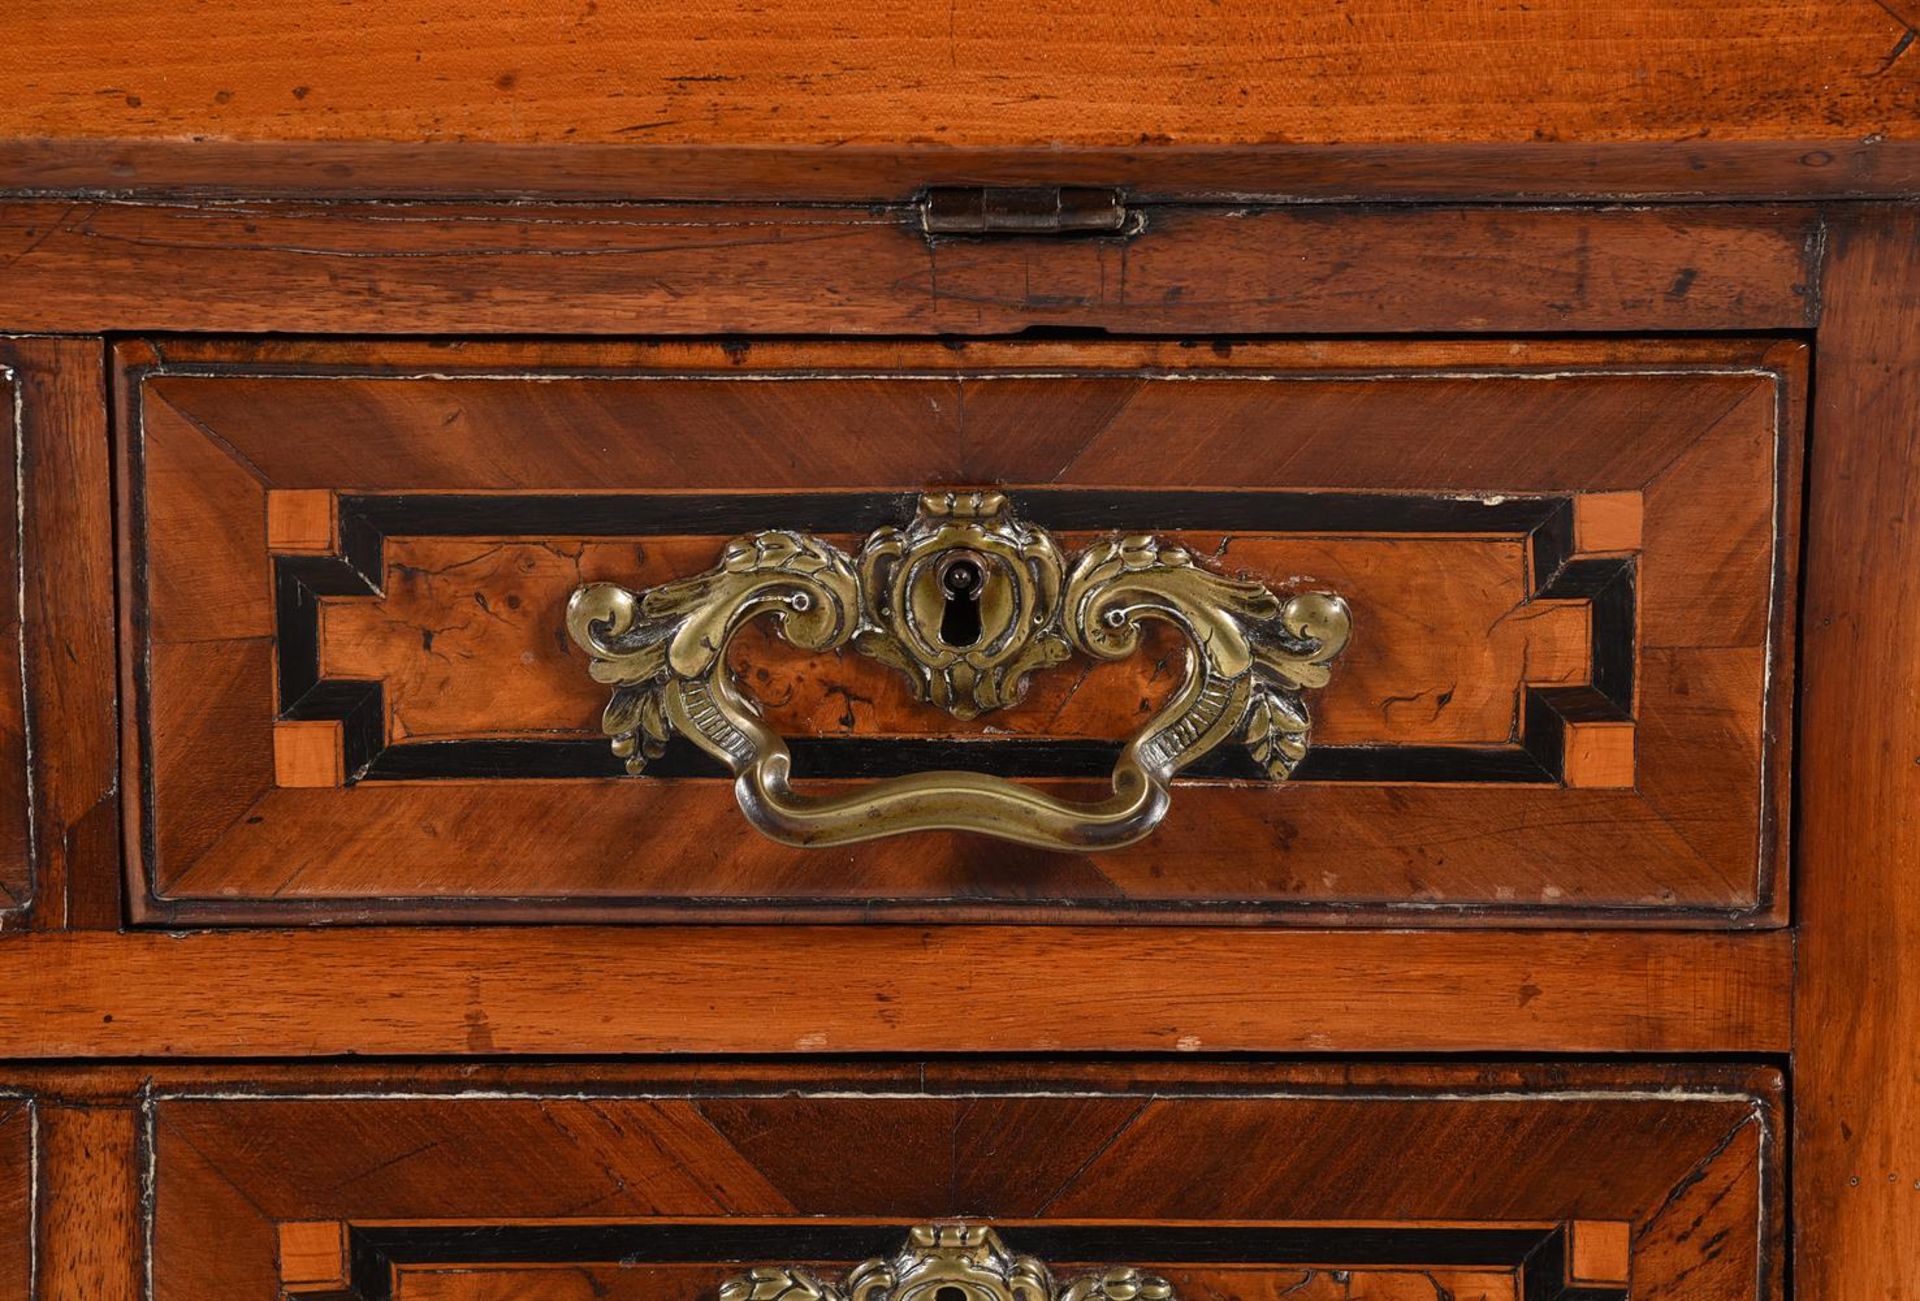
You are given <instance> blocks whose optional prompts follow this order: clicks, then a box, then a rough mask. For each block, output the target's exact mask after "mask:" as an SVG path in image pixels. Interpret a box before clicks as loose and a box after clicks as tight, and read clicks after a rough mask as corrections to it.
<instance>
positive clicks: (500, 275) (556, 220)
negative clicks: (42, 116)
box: [0, 0, 1864, 337]
mask: <svg viewBox="0 0 1920 1301" xmlns="http://www.w3.org/2000/svg"><path fill="white" fill-rule="evenodd" d="M1863 2H1864V0H1863ZM916 223H917V215H916V214H915V213H914V212H913V211H912V210H910V209H907V208H904V207H901V206H899V205H897V204H895V205H890V206H884V205H883V206H881V207H879V208H874V207H871V206H869V205H865V204H862V205H858V206H853V205H834V204H828V205H807V206H772V205H766V204H735V205H730V206H727V207H724V208H719V209H716V208H715V207H714V206H712V205H695V206H691V207H689V206H684V205H682V206H674V205H622V206H618V207H607V206H604V205H576V204H566V205H560V206H558V207H544V208H543V207H540V206H537V205H527V204H510V205H492V206H489V205H477V206H470V207H460V206H454V205H448V204H432V205H415V204H406V205H391V204H357V203H347V204H335V203H315V202H289V203H237V204H234V203H220V204H212V205H194V204H187V203H152V204H135V203H121V202H109V201H101V200H97V199H88V200H83V201H76V202H71V203H68V202H52V201H43V202H8V203H0V302H4V303H5V309H4V312H3V313H0V328H10V329H18V330H27V331H44V332H59V331H68V332H76V333H98V332H102V331H155V330H174V331H191V332H219V331H245V332H262V331H265V332H281V333H287V332H302V331H307V332H320V333H330V334H343V333H344V334H351V333H367V334H390V333H407V334H430V333H439V334H448V335H455V336H469V335H478V334H510V335H555V334H577V335H614V336H629V337H631V336H659V335H676V334H741V333H754V332H762V333H774V334H802V335H820V334H828V333H832V334H880V335H887V334H913V335H927V334H971V333H1017V332H1019V331H1021V330H1025V329H1028V328H1029V327H1033V326H1045V327H1073V328H1083V329H1103V330H1110V331H1114V332H1117V333H1129V334H1141V333H1166V334H1202V333H1218V334H1228V335H1244V334H1249V333H1299V332H1305V333H1425V332H1437V333H1466V334H1487V333H1499V332H1502V331H1534V332H1575V333H1589V332H1596V331H1616V332H1639V331H1646V330H1662V331H1679V330H1781V329H1804V328H1806V327H1807V326H1809V325H1810V324H1811V323H1812V320H1813V316H1814V312H1815V303H1814V300H1813V297H1812V295H1811V294H1810V293H1809V292H1808V288H1807V287H1808V285H1810V284H1811V283H1812V282H1813V275H1812V270H1811V268H1812V267H1813V265H1814V264H1815V262H1816V261H1817V252H1818V248H1819V239H1820V222H1819V215H1818V213H1817V212H1816V211H1815V210H1812V209H1809V208H1794V207H1788V208H1781V207H1769V206H1765V205H1755V206H1751V207H1735V208H1722V209H1702V208H1697V207H1675V208H1671V209H1655V210H1647V209H1644V208H1612V209H1605V210H1599V211H1584V210H1583V211H1558V210H1536V209H1525V208H1522V209H1512V210H1509V209H1485V208H1441V209H1437V210H1415V211H1399V210H1393V209H1378V208H1358V209H1356V208H1350V207H1328V208H1319V207H1305V208H1301V207H1290V208H1289V207H1282V208H1272V207H1268V208H1253V209H1249V208H1246V207H1243V206H1239V205H1230V206H1225V207H1217V206H1216V207H1207V206H1191V205H1187V206H1181V205H1175V206H1171V207H1167V208H1162V209H1156V210H1153V211H1150V212H1148V213H1147V216H1146V223H1145V228H1144V230H1143V231H1141V232H1140V233H1139V234H1137V235H1134V236H1132V237H1130V238H1122V237H1118V236H1116V237H1111V238H1108V237H1092V238H1075V239H1051V240H1049V239H1002V240H978V239H952V238H942V239H937V240H933V241H929V240H928V239H927V237H926V236H925V235H924V234H922V233H921V232H920V231H919V229H918V226H917V224H916Z"/></svg>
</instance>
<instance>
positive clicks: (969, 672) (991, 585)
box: [567, 492, 1351, 850]
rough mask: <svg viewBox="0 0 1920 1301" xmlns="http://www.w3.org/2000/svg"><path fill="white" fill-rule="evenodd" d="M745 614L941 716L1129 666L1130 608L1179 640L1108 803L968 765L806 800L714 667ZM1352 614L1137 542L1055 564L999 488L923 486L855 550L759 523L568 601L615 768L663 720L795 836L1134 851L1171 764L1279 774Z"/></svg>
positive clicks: (750, 711)
mask: <svg viewBox="0 0 1920 1301" xmlns="http://www.w3.org/2000/svg"><path fill="white" fill-rule="evenodd" d="M761 615H767V616H770V617H771V618H772V619H773V622H774V628H775V630H776V631H778V632H779V634H780V635H781V636H782V637H784V638H785V639H786V640H787V641H788V642H790V643H792V644H793V645H795V646H797V647H800V648H801V649H803V650H809V651H833V650H839V649H841V648H842V647H845V646H848V645H851V646H852V647H853V648H854V649H856V650H858V651H860V652H861V653H863V654H865V655H869V656H871V657H872V658H874V659H876V660H879V661H881V662H883V663H886V664H889V665H891V666H893V667H894V668H896V669H899V670H900V671H901V672H902V673H903V674H905V675H906V677H907V679H908V681H909V683H910V684H911V685H912V688H913V690H914V692H915V694H916V695H917V696H918V698H920V699H922V700H927V701H929V702H931V703H933V704H936V705H938V706H940V707H941V708H943V709H945V710H947V711H948V712H949V713H951V714H953V715H954V716H955V717H958V718H972V717H974V716H976V715H978V714H980V713H982V712H984V711H987V710H992V709H1000V708H1004V707H1006V706H1008V705H1012V704H1016V703H1018V702H1019V700H1020V699H1021V698H1022V697H1023V696H1024V694H1025V692H1026V685H1027V680H1028V678H1029V676H1030V675H1031V674H1032V673H1033V672H1035V671H1036V670H1039V669H1042V668H1045V667H1047V666H1049V665H1053V664H1057V663H1060V662H1061V661H1062V660H1065V659H1066V658H1068V656H1069V655H1071V654H1072V653H1073V652H1074V651H1079V652H1081V653H1083V654H1086V655H1089V656H1092V657H1094V658H1096V659H1106V660H1119V659H1125V658H1126V657H1127V656H1129V655H1132V654H1133V653H1134V651H1135V650H1136V648H1137V647H1138V645H1139V640H1140V632H1141V624H1142V621H1143V620H1150V619H1157V620H1161V621H1163V622H1166V623H1169V624H1172V625H1173V626H1174V627H1176V628H1178V629H1179V630H1180V631H1181V633H1182V634H1184V636H1185V638H1186V640H1187V642H1188V648H1189V649H1188V654H1187V662H1188V663H1187V676H1186V679H1185V681H1184V682H1182V684H1181V685H1180V687H1179V689H1178V690H1176V691H1175V692H1174V693H1173V695H1172V696H1171V697H1170V698H1169V699H1168V700H1167V702H1166V703H1165V704H1164V705H1163V706H1162V707H1161V709H1160V710H1159V712H1158V713H1156V714H1155V715H1154V716H1153V718H1152V719H1151V720H1150V721H1149V722H1148V723H1147V725H1146V726H1145V727H1144V728H1142V729H1141V730H1140V731H1139V732H1138V733H1136V734H1135V736H1134V737H1133V738H1132V739H1131V740H1130V741H1128V742H1127V744H1126V745H1125V747H1124V748H1123V749H1122V751H1121V754H1120V759H1119V762H1118V763H1117V764H1116V765H1115V767H1114V772H1113V794H1112V795H1111V796H1109V797H1108V798H1106V799H1103V800H1099V801H1096V802H1093V803H1087V804H1074V803H1068V802H1065V801H1061V800H1057V799H1054V798H1053V797H1051V796H1048V795H1046V794H1044V793H1042V792H1040V791H1038V790H1036V789H1034V788H1032V787H1028V786H1022V785H1020V784H1018V783H1015V782H1010V781H1006V780H1004V779H1002V778H998V777H990V776H986V775H984V774H979V773H966V772H932V773H920V774H916V775H913V776H909V777H901V778H895V779H893V780H891V781H887V782H882V783H880V784H878V785H876V786H874V787H871V788H867V789H865V790H860V791H855V792H853V793H851V794H843V795H833V796H806V795H800V794H797V793H796V792H794V791H793V789H792V788H791V786H790V784H789V781H788V777H789V771H790V768H791V755H790V754H789V752H788V750H787V747H786V745H785V743H784V742H782V741H781V739H780V737H779V736H778V735H776V734H775V733H774V732H773V731H772V730H771V729H769V728H768V727H766V725H765V724H764V723H763V722H761V720H760V716H759V711H758V710H757V709H756V707H755V706H754V704H753V702H752V701H751V700H750V699H749V698H748V697H746V696H745V695H743V694H742V692H741V690H740V687H739V684H738V683H737V682H736V681H735V680H734V677H733V674H732V673H731V672H730V671H729V670H728V668H727V663H726V651H727V645H728V643H729V642H730V641H731V640H732V639H733V636H734V634H735V633H737V632H738V631H739V630H740V629H741V628H742V627H743V626H745V625H746V624H747V623H748V622H749V621H751V620H753V619H755V618H758V617H760V616H761ZM1350 627H1351V619H1350V616H1349V613H1348V610H1347V606H1346V603H1345V602H1344V601H1342V600H1341V599H1340V598H1339V597H1338V596H1336V595H1333V594H1332V593H1327V592H1303V593H1299V594H1296V595H1292V596H1288V597H1285V598H1283V597H1281V596H1278V595H1276V594H1274V593H1273V592H1271V591H1269V590H1268V589H1267V588H1265V587H1263V586H1261V585H1260V584H1258V583H1255V582H1251V581H1248V580H1245V579H1238V578H1229V577H1227V576H1225V575H1222V574H1217V573H1214V572H1213V571H1211V570H1209V569H1207V568H1205V567H1203V566H1201V565H1199V564H1197V563H1196V562H1195V559H1194V557H1193V555H1192V553H1190V552H1188V551H1187V550H1186V549H1185V548H1183V547H1178V546H1168V545H1164V544H1162V543H1160V542H1158V541H1157V540H1155V539H1154V538H1152V537H1149V536H1145V535H1135V536H1124V537H1122V536H1116V537H1111V538H1107V539H1104V540H1102V541H1099V542H1096V543H1095V544H1094V545H1092V546H1090V547H1088V548H1087V549H1086V550H1085V551H1083V552H1081V553H1080V555H1079V556H1077V557H1075V558H1074V559H1073V561H1072V563H1071V565H1070V566H1069V564H1068V562H1067V559H1066V557H1065V556H1064V555H1063V554H1062V552H1061V550H1060V548H1059V547H1058V545H1057V544H1056V543H1055V542H1054V540H1053V538H1052V537H1051V536H1049V535H1048V534H1047V533H1046V531H1045V530H1043V529H1040V528H1037V527H1034V526H1032V525H1029V524H1026V523H1024V522H1022V521H1020V520H1019V519H1017V518H1016V517H1015V516H1014V515H1013V514H1012V512H1011V511H1010V509H1009V508H1008V505H1007V501H1006V498H1005V497H1004V496H1003V495H1001V494H999V493H995V492H979V493H933V494H928V495H926V496H924V497H922V498H921V500H920V509H919V513H918V515H917V517H916V518H915V519H914V520H913V522H912V523H911V524H910V525H908V526H907V527H906V528H904V529H898V528H885V529H881V530H879V531H878V532H876V533H874V534H873V535H872V536H871V537H870V538H868V539H867V541H866V543H865V545H863V546H862V547H861V549H860V552H859V554H858V556H857V557H849V556H848V555H847V554H846V553H845V552H843V551H840V550H839V549H838V548H836V547H834V546H832V545H830V544H828V543H826V542H822V541H820V540H819V539H817V538H814V537H810V536H808V535H807V534H804V533H797V532H790V531H785V530H774V531H769V532H764V533H757V534H754V535H752V536H750V537H744V538H739V539H737V540H735V541H734V542H732V543H729V544H728V546H727V548H726V551H725V553H724V555H723V556H722V559H721V562H720V564H719V565H718V566H717V567H716V568H714V569H711V570H708V571H707V572H706V573H703V574H696V575H694V576H692V577H689V578H682V579H676V580H674V581H673V582H669V583H664V584H662V585H660V586H658V587H654V588H650V589H648V590H646V591H643V592H633V591H629V590H628V589H626V588H624V587H620V586H618V585H616V584H612V583H593V584H589V585H587V586H584V587H582V588H580V589H578V590H577V591H576V592H575V593H574V594H573V598H572V600H571V601H570V602H569V604H568V608H567V630H568V632H569V634H570V635H571V636H572V638H573V640H574V641H575V642H576V643H578V644H579V645H580V646H581V647H582V648H584V649H585V650H586V651H587V652H588V654H590V655H591V656H592V657H593V664H592V669H591V672H592V674H593V676H594V678H595V680H597V681H600V682H604V683H608V684H610V685H611V686H612V687H613V688H614V692H613V698H612V699H611V700H610V701H609V702H608V705H607V708H606V711H605V714H604V715H603V717H602V727H603V730H604V731H605V732H606V733H607V735H609V736H610V737H612V738H613V749H614V752H615V753H616V754H618V755H620V756H621V757H623V758H624V759H625V760H626V762H627V769H628V771H629V772H632V773H639V772H641V771H643V770H644V769H645V767H646V764H647V761H648V760H649V759H653V758H657V757H659V755H660V754H661V753H662V751H663V749H664V747H665V745H666V743H667V740H668V738H669V737H670V736H671V735H673V734H674V733H675V732H678V733H680V734H681V735H683V736H686V737H687V738H688V739H690V740H692V741H693V742H694V743H695V744H696V745H698V746H699V747H700V748H701V749H703V750H705V751H706V752H707V753H708V754H710V755H712V756H713V757H714V758H716V759H718V760H720V761H721V762H723V763H725V764H726V765H727V766H728V767H729V769H731V771H732V772H733V773H734V775H735V778H736V781H735V794H736V795H737V797H738V799H739V801H740V807H741V809H742V810H743V811H744V812H745V813H746V815H747V817H748V818H749V819H750V820H751V821H752V822H753V824H754V825H755V826H757V827H758V828H759V829H760V830H761V831H763V832H765V833H766V834H767V835H769V836H771V837H772V838H774V839H775V840H778V841H781V842H783V843H786V844H793V845H837V844H847V843H850V842H852V841H857V840H868V839H873V838H875V837H879V836H889V835H896V834H899V833H902V832H908V831H930V830H952V831H975V832H980V833H983V834H986V835H992V836H998V837H1001V838H1003V839H1007V840H1015V841H1020V842H1022V843H1025V844H1031V845H1039V846H1042V847H1045V848H1049V849H1078V850H1091V849H1105V848H1111V847H1114V846H1118V845H1126V844H1131V843H1133V842H1134V841H1136V840H1139V839H1141V838H1142V837H1144V836H1146V835H1147V834H1148V833H1150V832H1151V831H1152V830H1153V829H1154V827H1156V826H1157V825H1159V823H1160V820H1161V819H1162V818H1163V817H1165V816H1166V812H1167V808H1168V805H1169V801H1170V798H1171V796H1170V789H1169V788H1170V783H1171V781H1172V779H1173V777H1174V776H1175V774H1177V773H1179V772H1180V771H1181V770H1182V769H1184V768H1186V767H1187V766H1189V765H1190V764H1192V763H1194V762H1195V761H1196V760H1198V759H1199V758H1201V757H1202V756H1203V755H1205V754H1207V753H1208V752H1210V751H1212V750H1213V749H1215V748H1216V747H1218V746H1219V745H1221V744H1223V743H1224V742H1226V741H1228V740H1238V741H1239V742H1240V743H1241V744H1243V745H1245V746H1246V747H1247V750H1248V752H1249V753H1250V754H1251V755H1252V756H1253V757H1254V759H1255V760H1256V761H1258V762H1259V764H1260V765H1261V766H1262V767H1263V768H1264V769H1265V770H1266V772H1267V774H1268V775H1269V776H1270V777H1272V778H1274V779H1276V780H1279V779H1284V778H1285V777H1287V776H1288V775H1290V774H1291V773H1292V772H1293V770H1294V768H1295V767H1296V766H1297V765H1298V764H1299V762H1300V760H1301V759H1302V758H1303V757H1304V756H1305V755H1306V752H1307V744H1308V738H1309V733H1310V731H1311V719H1310V716H1309V714H1308V711H1307V706H1306V701H1305V698H1304V694H1303V693H1304V692H1306V691H1307V690H1309V689H1312V688H1317V687H1321V686H1324V685H1326V682H1327V680H1328V676H1329V665H1330V663H1331V662H1332V660H1333V659H1334V658H1335V657H1336V656H1338V655H1339V653H1340V651H1341V650H1342V648H1343V647H1345V645H1346V642H1347V637H1348V633H1349V631H1350Z"/></svg>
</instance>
